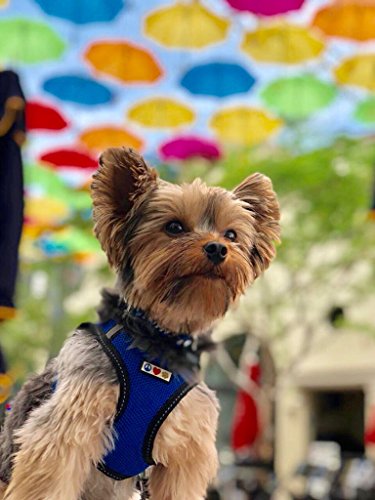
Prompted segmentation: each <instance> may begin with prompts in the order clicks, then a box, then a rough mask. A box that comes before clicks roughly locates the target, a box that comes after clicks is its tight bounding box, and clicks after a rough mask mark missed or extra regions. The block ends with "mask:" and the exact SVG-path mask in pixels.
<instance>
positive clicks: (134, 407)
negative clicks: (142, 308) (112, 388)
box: [96, 320, 196, 480]
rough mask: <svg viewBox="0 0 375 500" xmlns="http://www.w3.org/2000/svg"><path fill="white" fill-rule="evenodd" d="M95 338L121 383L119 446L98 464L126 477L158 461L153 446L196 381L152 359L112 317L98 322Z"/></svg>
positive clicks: (117, 476)
mask: <svg viewBox="0 0 375 500" xmlns="http://www.w3.org/2000/svg"><path fill="white" fill-rule="evenodd" d="M97 327H99V328H98V329H97V330H99V334H98V335H97V336H96V338H97V339H98V341H99V342H100V344H101V346H102V348H103V350H104V352H105V353H106V354H107V356H108V357H109V359H110V360H111V362H112V364H113V366H114V368H115V370H116V373H117V376H118V380H119V384H120V395H119V400H118V404H117V411H116V415H115V420H114V431H115V446H114V448H113V449H112V450H111V451H110V452H109V453H107V455H105V457H103V458H102V460H101V462H100V464H99V466H98V468H99V470H101V471H102V472H103V473H104V474H106V475H107V476H109V477H111V478H112V479H116V480H122V479H126V478H128V477H133V476H136V475H138V474H140V473H142V472H143V471H144V470H146V469H147V467H149V466H150V465H154V461H153V459H152V448H153V444H154V440H155V437H156V434H157V432H158V430H159V429H160V426H161V425H162V423H163V422H164V420H165V419H166V418H167V416H168V415H169V414H170V413H171V411H172V410H173V409H174V408H175V407H176V406H177V404H178V403H179V402H180V401H181V400H182V398H183V397H184V396H185V395H186V394H187V393H188V392H189V391H190V390H191V389H192V388H193V387H194V386H195V385H196V383H192V382H188V381H187V380H185V379H184V378H183V376H181V375H180V374H177V373H172V372H170V371H169V370H168V369H167V367H164V366H162V363H161V362H159V361H158V360H154V361H153V362H152V363H151V362H149V361H148V360H147V359H145V354H144V352H142V351H141V350H140V349H138V348H137V347H133V346H132V338H131V336H130V335H129V334H128V333H127V332H126V331H125V329H124V327H123V326H122V325H120V324H118V323H116V321H114V320H109V321H106V322H105V323H101V324H99V325H97Z"/></svg>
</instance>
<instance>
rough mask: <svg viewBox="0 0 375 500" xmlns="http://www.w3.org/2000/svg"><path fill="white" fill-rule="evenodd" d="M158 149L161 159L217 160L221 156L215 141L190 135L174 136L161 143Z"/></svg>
mask: <svg viewBox="0 0 375 500" xmlns="http://www.w3.org/2000/svg"><path fill="white" fill-rule="evenodd" d="M159 151H160V156H161V157H162V159H163V160H188V159H190V158H196V157H199V158H205V159H207V160H218V159H219V158H220V157H221V151H220V148H219V146H218V145H217V144H216V142H214V141H212V140H208V139H203V138H202V137H196V136H192V135H186V136H179V137H175V138H174V139H172V140H170V141H168V142H165V143H164V144H162V145H161V147H160V150H159Z"/></svg>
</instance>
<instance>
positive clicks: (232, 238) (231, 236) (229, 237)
mask: <svg viewBox="0 0 375 500" xmlns="http://www.w3.org/2000/svg"><path fill="white" fill-rule="evenodd" d="M224 238H226V239H227V240H229V241H236V238H237V233H236V231H233V229H228V231H225V234H224Z"/></svg>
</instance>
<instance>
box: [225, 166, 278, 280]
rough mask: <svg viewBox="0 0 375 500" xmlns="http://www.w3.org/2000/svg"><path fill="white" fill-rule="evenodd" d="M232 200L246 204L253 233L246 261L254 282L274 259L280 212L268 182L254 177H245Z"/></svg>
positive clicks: (261, 176) (234, 191)
mask: <svg viewBox="0 0 375 500" xmlns="http://www.w3.org/2000/svg"><path fill="white" fill-rule="evenodd" d="M233 193H234V195H235V196H236V198H238V199H240V200H242V201H244V202H246V204H247V206H246V209H248V210H250V211H251V215H252V216H253V219H254V226H255V231H256V236H255V242H254V245H253V247H252V248H251V249H250V259H251V263H252V265H253V269H254V274H255V278H257V277H258V276H259V275H260V274H261V273H262V272H263V271H264V270H265V269H267V267H268V266H269V264H270V262H271V261H272V259H273V258H274V256H275V253H276V251H275V246H274V243H275V242H276V241H279V239H280V225H279V221H280V209H279V203H278V201H277V197H276V194H275V192H274V190H273V187H272V182H271V180H270V179H269V178H268V177H266V176H265V175H262V174H259V173H256V174H253V175H250V176H249V177H247V178H246V179H245V180H244V181H243V182H241V184H239V185H238V186H237V187H236V188H235V189H234V190H233Z"/></svg>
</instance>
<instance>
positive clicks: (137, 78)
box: [85, 42, 163, 83]
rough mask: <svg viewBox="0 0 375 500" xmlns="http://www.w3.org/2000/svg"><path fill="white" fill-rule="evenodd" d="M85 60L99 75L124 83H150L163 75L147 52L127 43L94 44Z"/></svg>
mask: <svg viewBox="0 0 375 500" xmlns="http://www.w3.org/2000/svg"><path fill="white" fill-rule="evenodd" d="M85 59H86V60H87V61H88V63H89V64H90V65H91V66H92V67H93V68H94V69H95V70H96V71H98V72H99V73H103V74H105V75H109V76H113V77H114V78H117V79H118V80H120V81H121V82H124V83H138V82H141V83H152V82H155V81H156V80H157V79H158V78H160V76H161V75H162V74H163V72H162V69H161V67H160V65H159V63H158V62H157V61H156V59H155V58H154V57H153V56H152V55H151V54H150V53H149V52H147V51H146V50H145V49H143V48H141V47H137V46H136V45H133V44H131V43H128V42H94V43H92V44H91V45H90V46H89V47H88V49H87V50H86V52H85Z"/></svg>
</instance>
